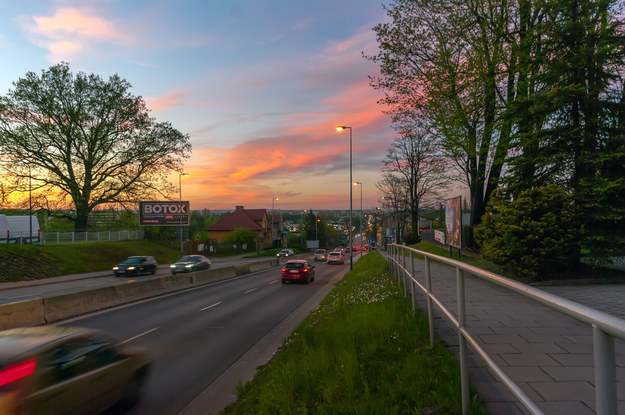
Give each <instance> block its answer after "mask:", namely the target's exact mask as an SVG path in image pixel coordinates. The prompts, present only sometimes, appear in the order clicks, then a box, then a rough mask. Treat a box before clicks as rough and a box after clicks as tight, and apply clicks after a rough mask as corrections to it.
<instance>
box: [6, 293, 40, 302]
mask: <svg viewBox="0 0 625 415" xmlns="http://www.w3.org/2000/svg"><path fill="white" fill-rule="evenodd" d="M41 294H43V293H34V294H26V295H17V296H15V297H9V298H7V299H8V300H14V299H16V298H25V297H33V296H36V295H41Z"/></svg>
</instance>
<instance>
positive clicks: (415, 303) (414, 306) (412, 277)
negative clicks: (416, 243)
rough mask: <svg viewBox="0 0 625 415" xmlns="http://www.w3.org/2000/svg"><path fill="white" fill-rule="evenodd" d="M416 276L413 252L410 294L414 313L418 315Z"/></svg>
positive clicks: (411, 257) (411, 253)
mask: <svg viewBox="0 0 625 415" xmlns="http://www.w3.org/2000/svg"><path fill="white" fill-rule="evenodd" d="M414 280H415V276H414V256H413V252H412V251H410V292H411V293H412V312H413V313H415V314H416V313H417V296H416V292H415V291H416V289H415V288H416V287H415V282H414Z"/></svg>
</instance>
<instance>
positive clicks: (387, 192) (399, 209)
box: [375, 172, 409, 243]
mask: <svg viewBox="0 0 625 415" xmlns="http://www.w3.org/2000/svg"><path fill="white" fill-rule="evenodd" d="M375 187H377V189H378V191H379V192H380V195H381V197H380V199H381V200H380V203H381V205H382V208H384V209H388V210H389V211H390V212H391V215H392V218H393V222H394V224H395V236H396V239H397V241H396V242H398V243H399V242H401V241H402V235H403V234H404V229H405V227H406V222H407V219H408V216H409V214H408V212H409V210H408V204H407V201H408V195H407V193H406V189H407V188H408V187H407V186H406V181H405V179H404V178H403V177H401V176H397V175H395V174H393V173H390V172H386V173H384V175H383V178H382V180H380V181H379V182H377V183H376V185H375Z"/></svg>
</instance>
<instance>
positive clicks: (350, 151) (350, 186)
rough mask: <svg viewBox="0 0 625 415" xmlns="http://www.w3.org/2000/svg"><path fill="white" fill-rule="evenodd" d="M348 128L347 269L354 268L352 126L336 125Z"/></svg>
mask: <svg viewBox="0 0 625 415" xmlns="http://www.w3.org/2000/svg"><path fill="white" fill-rule="evenodd" d="M347 128H349V183H350V185H349V270H350V271H351V270H352V269H354V266H353V264H352V259H353V254H352V251H353V245H352V187H353V185H352V184H351V183H352V127H347V126H345V125H339V126H338V127H336V131H339V132H340V131H343V130H345V129H347Z"/></svg>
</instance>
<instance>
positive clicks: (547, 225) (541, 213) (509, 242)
mask: <svg viewBox="0 0 625 415" xmlns="http://www.w3.org/2000/svg"><path fill="white" fill-rule="evenodd" d="M475 237H476V240H477V242H478V243H479V244H480V245H481V247H482V255H483V256H484V258H486V259H489V260H491V261H493V262H495V263H496V264H500V265H504V266H505V267H508V268H510V269H511V271H513V272H514V273H515V274H516V275H517V276H520V277H526V278H529V279H530V280H531V281H537V280H545V279H552V278H553V277H554V276H556V277H558V276H562V275H563V273H566V272H568V271H570V270H571V269H573V268H574V267H576V266H577V265H578V263H579V252H580V247H579V225H578V221H577V220H576V213H575V206H574V203H573V199H572V197H571V195H570V194H567V193H566V192H565V191H564V189H563V188H562V187H560V186H557V185H555V184H552V185H548V186H544V187H537V188H533V189H529V190H526V191H524V192H522V193H521V194H520V195H519V196H518V198H516V199H515V200H512V201H507V200H504V199H503V198H502V197H501V196H500V195H496V196H495V197H493V199H492V200H491V202H490V203H489V206H488V207H487V209H486V214H485V215H484V216H483V217H482V223H481V224H480V225H479V226H477V227H476V228H475Z"/></svg>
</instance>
